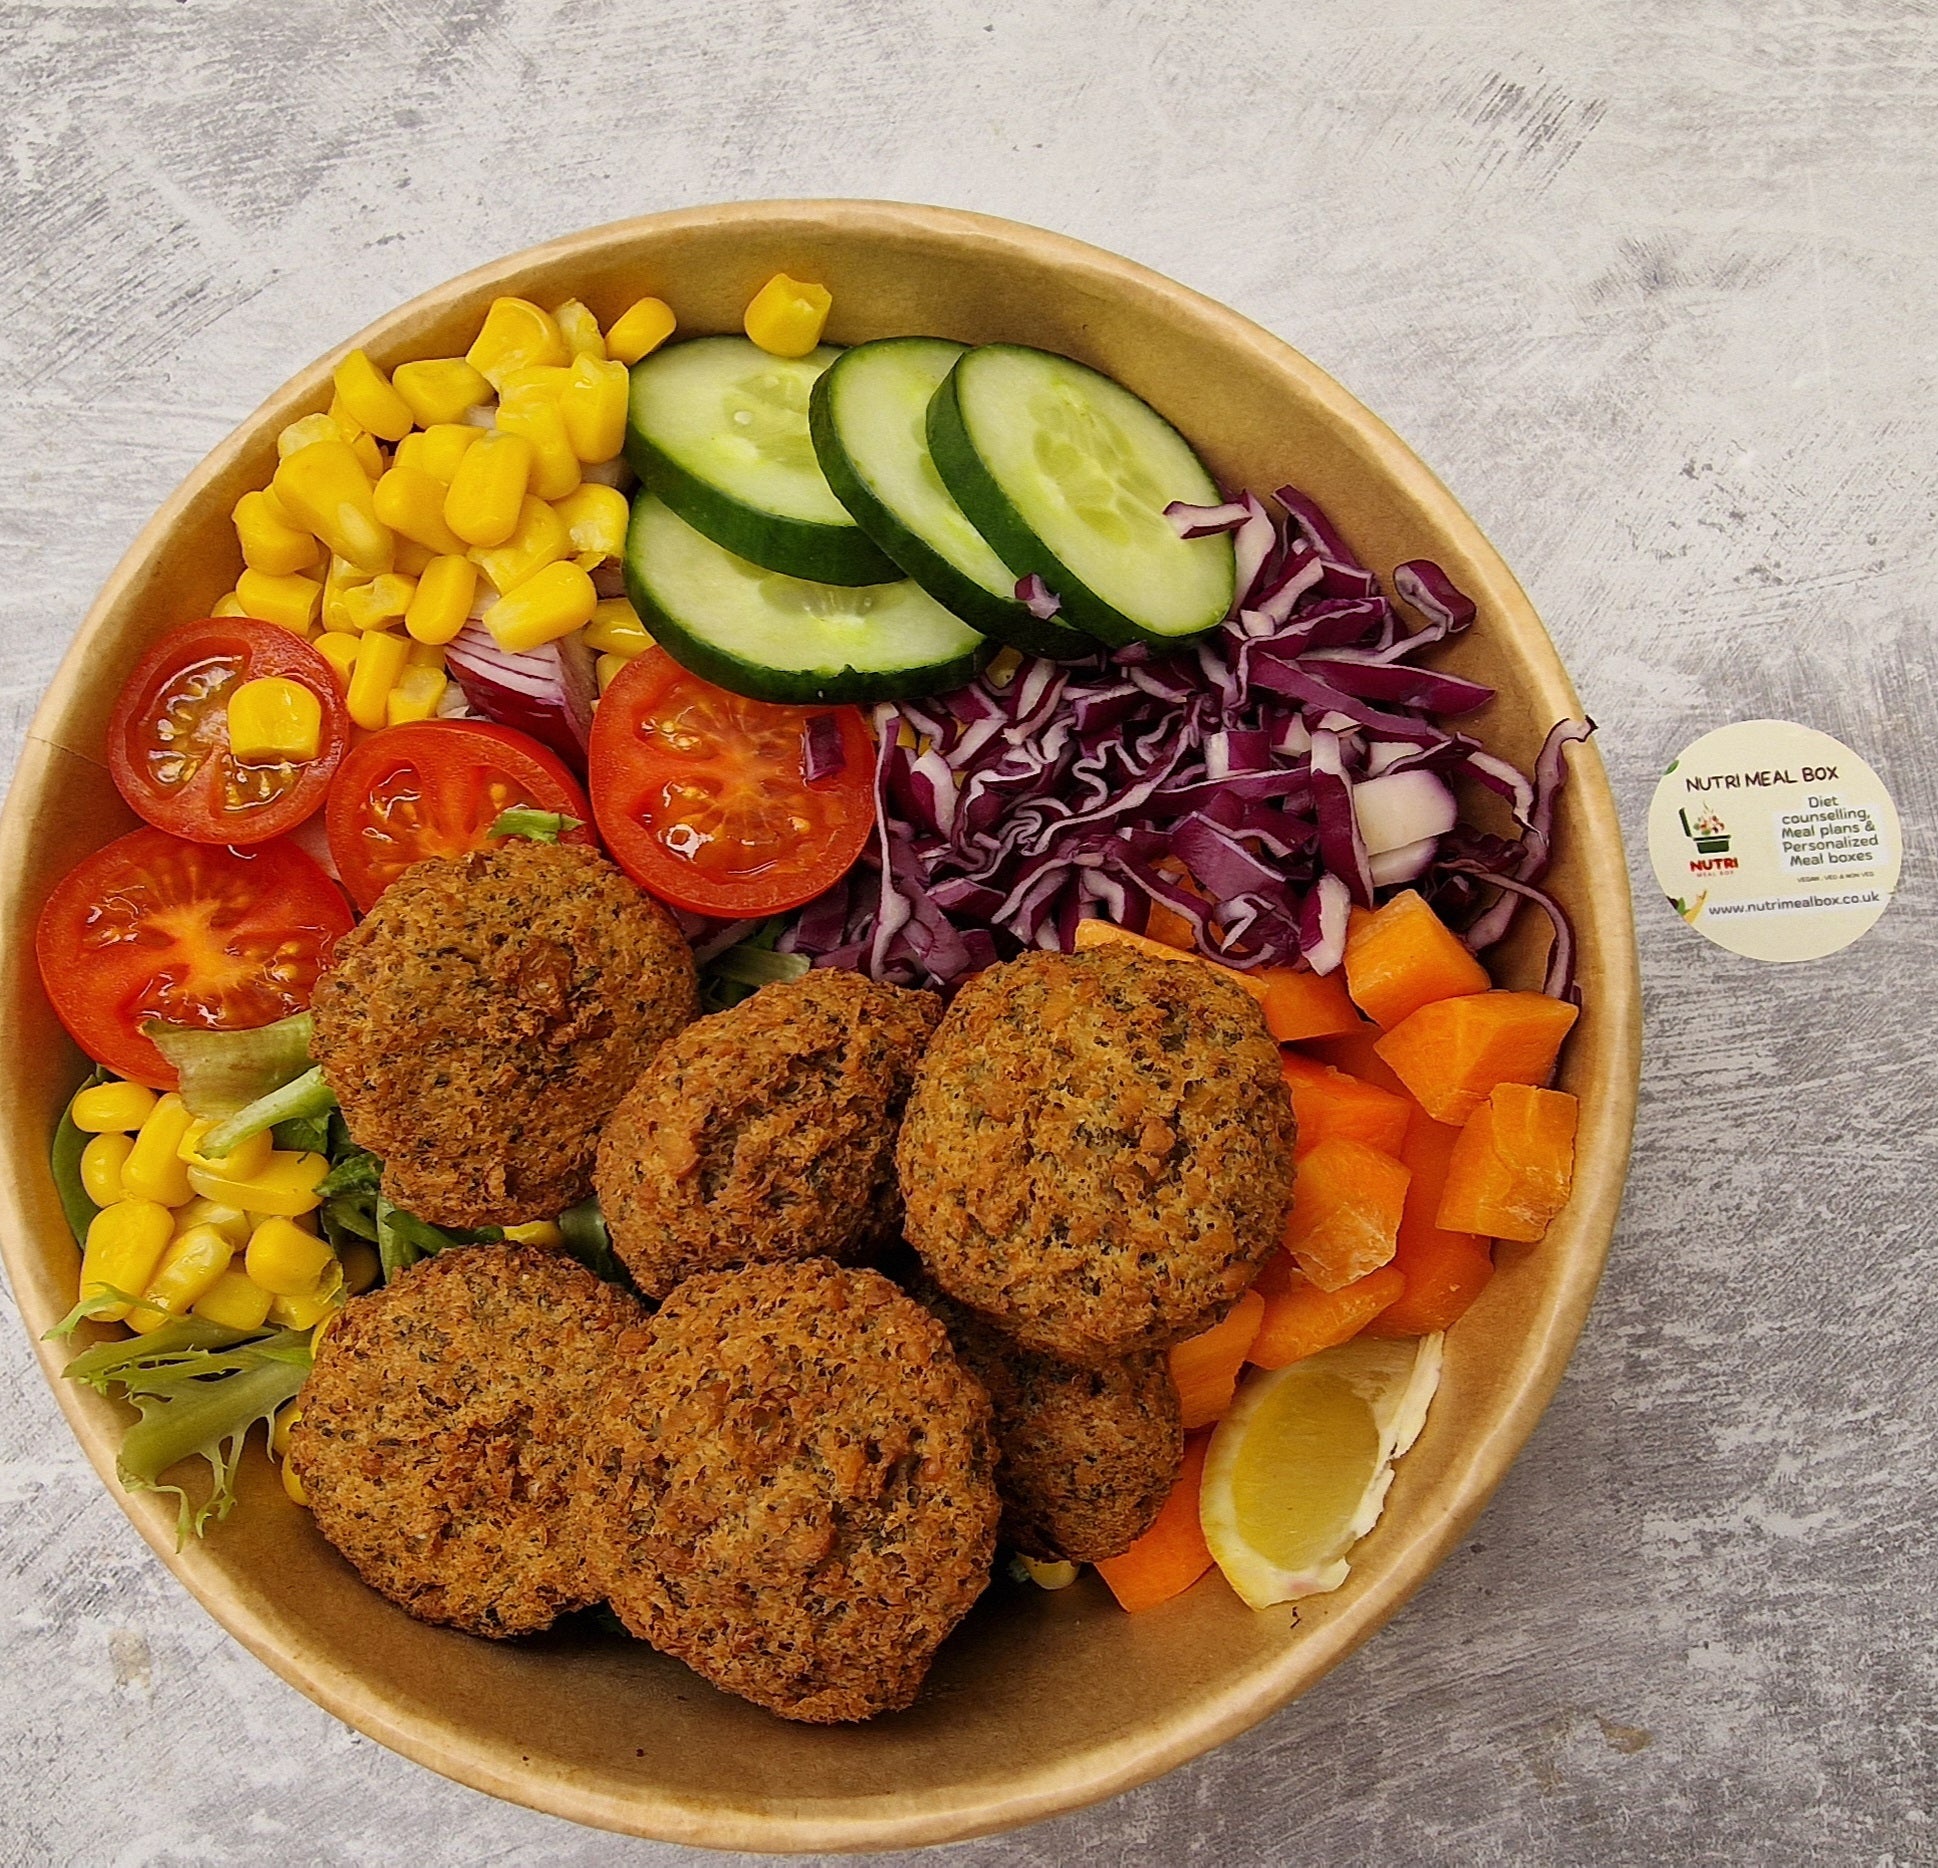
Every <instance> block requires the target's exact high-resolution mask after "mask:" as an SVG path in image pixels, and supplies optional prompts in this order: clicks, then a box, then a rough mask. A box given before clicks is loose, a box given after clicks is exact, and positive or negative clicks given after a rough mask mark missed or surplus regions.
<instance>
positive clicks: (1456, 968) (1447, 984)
mask: <svg viewBox="0 0 1938 1868" xmlns="http://www.w3.org/2000/svg"><path fill="white" fill-rule="evenodd" d="M1345 972H1346V988H1347V990H1348V991H1349V992H1350V993H1351V994H1352V999H1353V1003H1354V1004H1355V1005H1357V1006H1358V1007H1359V1009H1360V1010H1361V1011H1362V1012H1364V1013H1365V1014H1366V1016H1367V1017H1368V1018H1370V1019H1371V1020H1372V1021H1373V1022H1374V1024H1376V1025H1380V1026H1383V1027H1384V1028H1385V1029H1387V1030H1389V1031H1390V1030H1391V1029H1392V1028H1393V1027H1394V1026H1395V1025H1397V1024H1399V1023H1400V1021H1401V1020H1402V1019H1404V1018H1407V1017H1408V1016H1410V1015H1411V1014H1412V1013H1414V1012H1417V1011H1418V1010H1419V1009H1420V1007H1421V1006H1423V1005H1431V1004H1432V1003H1433V1002H1434V1001H1435V1000H1436V999H1453V998H1458V997H1461V996H1463V995H1465V994H1467V993H1473V992H1485V991H1486V990H1487V989H1488V988H1489V987H1490V986H1491V985H1492V984H1493V983H1494V982H1493V981H1492V980H1491V979H1489V978H1488V977H1487V969H1486V968H1485V967H1484V966H1482V965H1481V963H1480V962H1479V961H1478V960H1476V959H1475V958H1474V956H1473V955H1472V954H1470V953H1469V952H1468V951H1467V949H1466V948H1465V947H1464V946H1462V945H1461V941H1460V936H1459V935H1458V934H1456V933H1455V932H1454V931H1453V929H1452V928H1450V927H1448V925H1447V924H1446V923H1445V922H1444V921H1442V920H1441V919H1440V917H1439V916H1438V915H1437V914H1435V913H1434V912H1433V910H1432V909H1431V908H1429V907H1428V906H1427V904H1426V903H1425V901H1423V900H1422V899H1421V897H1420V896H1419V895H1418V894H1416V893H1415V892H1414V891H1413V890H1412V889H1403V890H1401V892H1400V893H1399V894H1398V895H1396V896H1394V897H1393V899H1392V900H1391V901H1390V902H1388V903H1387V904H1386V905H1385V906H1384V907H1383V908H1377V909H1375V910H1374V911H1373V912H1372V913H1371V914H1356V915H1354V916H1353V918H1352V924H1351V926H1350V927H1349V928H1348V930H1347V933H1346V967H1345Z"/></svg>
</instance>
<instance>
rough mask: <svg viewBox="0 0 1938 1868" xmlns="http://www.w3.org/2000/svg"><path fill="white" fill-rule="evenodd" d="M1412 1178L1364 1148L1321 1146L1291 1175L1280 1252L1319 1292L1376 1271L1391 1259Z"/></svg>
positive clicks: (1340, 1143) (1401, 1166)
mask: <svg viewBox="0 0 1938 1868" xmlns="http://www.w3.org/2000/svg"><path fill="white" fill-rule="evenodd" d="M1412 1178H1413V1177H1412V1175H1411V1173H1410V1172H1409V1171H1408V1169H1407V1167H1406V1164H1405V1163H1404V1162H1402V1161H1398V1160H1395V1159H1394V1157H1393V1156H1392V1155H1390V1154H1384V1153H1382V1152H1381V1151H1380V1150H1379V1149H1377V1148H1369V1147H1367V1145H1366V1144H1365V1143H1364V1142H1359V1141H1351V1140H1348V1139H1347V1138H1345V1137H1344V1136H1336V1137H1334V1138H1333V1139H1332V1140H1330V1141H1323V1142H1321V1143H1320V1144H1319V1145H1318V1147H1316V1148H1314V1149H1313V1150H1312V1152H1311V1153H1310V1154H1308V1155H1306V1156H1305V1157H1304V1158H1303V1159H1302V1160H1301V1161H1300V1162H1299V1165H1298V1168H1297V1171H1296V1172H1295V1173H1294V1175H1293V1177H1292V1215H1291V1217H1290V1218H1289V1219H1288V1220H1287V1221H1286V1224H1285V1249H1286V1250H1287V1251H1288V1252H1290V1253H1291V1254H1292V1256H1293V1257H1294V1258H1295V1259H1296V1260H1297V1261H1298V1266H1299V1269H1300V1270H1301V1271H1302V1272H1304V1273H1305V1275H1306V1276H1307V1277H1308V1278H1310V1279H1311V1280H1312V1282H1313V1283H1314V1284H1316V1285H1317V1286H1318V1287H1319V1288H1320V1289H1321V1290H1322V1291H1337V1290H1339V1289H1341V1288H1342V1287H1343V1286H1345V1285H1348V1284H1350V1283H1352V1281H1353V1280H1354V1279H1355V1278H1363V1277H1364V1276H1365V1275H1366V1274H1367V1273H1368V1272H1369V1271H1377V1270H1378V1269H1379V1268H1380V1266H1382V1265H1383V1264H1385V1263H1386V1262H1387V1260H1388V1259H1390V1258H1391V1257H1392V1256H1393V1247H1394V1245H1395V1244H1396V1243H1397V1241H1398V1239H1399V1236H1400V1216H1401V1214H1402V1213H1403V1212H1404V1211H1405V1209H1406V1185H1407V1182H1408V1181H1409V1180H1411V1179H1412Z"/></svg>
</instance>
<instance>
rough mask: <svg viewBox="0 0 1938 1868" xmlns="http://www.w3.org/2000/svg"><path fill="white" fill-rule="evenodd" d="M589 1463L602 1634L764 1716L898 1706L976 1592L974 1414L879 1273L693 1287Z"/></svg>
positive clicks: (985, 1553)
mask: <svg viewBox="0 0 1938 1868" xmlns="http://www.w3.org/2000/svg"><path fill="white" fill-rule="evenodd" d="M586 1459H587V1466H586V1475H585V1478H584V1479H583V1481H582V1483H581V1490H582V1491H583V1492H584V1494H585V1495H586V1497H587V1498H588V1499H590V1500H591V1501H592V1508H591V1509H590V1510H589V1511H588V1513H587V1518H586V1523H587V1537H588V1558H589V1562H590V1566H591V1568H592V1571H593V1573H594V1575H595V1576H596V1577H597V1578H598V1579H599V1581H600V1583H601V1585H602V1587H603V1591H604V1593H605V1595H606V1598H607V1600H608V1601H610V1603H611V1604H612V1606H613V1608H614V1609H615V1610H616V1611H617V1612H618V1615H619V1618H620V1620H621V1621H623V1622H624V1623H625V1625H626V1626H627V1627H628V1628H629V1629H630V1630H631V1631H632V1632H633V1633H634V1634H636V1635H638V1636H639V1637H640V1638H641V1639H642V1640H645V1641H649V1642H651V1643H652V1645H653V1646H654V1647H656V1648H658V1649H659V1650H660V1651H661V1652H663V1653H666V1654H671V1655H672V1656H674V1657H675V1658H676V1659H678V1660H682V1661H684V1662H685V1663H686V1664H687V1665H688V1666H689V1667H691V1668H692V1669H693V1670H694V1672H696V1673H698V1674H700V1675H701V1676H702V1677H703V1678H705V1679H707V1680H710V1681H711V1682H712V1683H713V1684H714V1685H715V1686H717V1687H721V1688H723V1689H724V1690H725V1691H727V1692H730V1693H737V1694H739V1695H740V1696H741V1697H742V1698H744V1699H749V1700H752V1701H753V1702H754V1703H755V1704H756V1705H759V1706H765V1707H767V1708H768V1710H770V1711H772V1712H777V1713H779V1714H780V1715H781V1716H782V1717H783V1718H787V1719H799V1720H804V1721H808V1722H810V1723H815V1724H832V1723H836V1722H840V1721H844V1720H850V1719H867V1718H872V1717H873V1716H874V1715H875V1714H876V1713H879V1712H888V1711H893V1710H898V1709H899V1708H901V1707H904V1706H906V1705H908V1704H909V1702H910V1701H911V1700H913V1699H914V1697H915V1694H916V1691H917V1689H918V1688H919V1687H920V1686H921V1683H922V1677H923V1675H924V1674H925V1673H926V1671H927V1670H928V1665H929V1661H930V1659H931V1657H932V1656H933V1655H934V1653H935V1650H936V1648H937V1647H938V1646H940V1644H941V1642H942V1640H943V1638H944V1637H945V1636H946V1635H947V1634H948V1633H949V1631H950V1630H951V1629H952V1628H954V1627H955V1625H956V1623H957V1622H959V1621H960V1620H961V1619H962V1617H963V1616H964V1615H965V1614H966V1613H967V1612H968V1610H969V1608H970V1606H971V1604H973V1603H974V1602H975V1600H976V1598H977V1597H978V1596H979V1595H981V1593H982V1591H983V1588H984V1585H985V1584H986V1583H987V1582H988V1580H989V1565H990V1559H991V1557H992V1556H993V1555H994V1552H995V1546H996V1523H997V1519H998V1517H999V1516H1000V1513H1001V1505H1000V1503H999V1501H998V1499H997V1496H996V1486H995V1481H994V1477H993V1474H994V1470H995V1463H996V1461H995V1447H994V1443H993V1441H992V1439H991V1436H990V1415H989V1397H988V1396H987V1395H986V1394H985V1393H984V1392H983V1389H982V1385H981V1384H980V1383H979V1382H978V1381H977V1380H976V1379H975V1377H974V1376H973V1375H971V1374H969V1373H968V1372H967V1370H965V1369H964V1368H963V1367H962V1365H961V1364H960V1363H959V1362H958V1361H957V1360H956V1358H955V1354H954V1352H953V1351H952V1350H951V1349H950V1347H949V1339H948V1336H947V1334H946V1332H945V1331H944V1330H943V1327H942V1325H941V1324H940V1323H939V1322H938V1321H937V1320H936V1319H935V1318H934V1317H933V1316H931V1315H930V1314H929V1312H928V1311H926V1310H924V1309H923V1308H922V1307H921V1305H919V1304H917V1303H916V1302H915V1301H914V1300H913V1299H912V1298H909V1297H906V1296H904V1295H903V1294H902V1293H901V1292H900V1291H898V1290H897V1289H896V1288H895V1286H894V1285H892V1284H891V1283H889V1281H888V1280H887V1279H886V1278H884V1277H882V1276H881V1275H880V1274H879V1273H878V1272H874V1271H866V1270H858V1269H853V1268H847V1267H843V1266H839V1265H835V1264H833V1263H831V1262H830V1261H829V1260H827V1259H822V1258H816V1259H807V1260H805V1261H803V1262H800V1263H797V1264H784V1265H749V1266H747V1267H745V1268H744V1269H742V1270H739V1271H725V1272H705V1273H702V1274H701V1275H700V1276H698V1277H695V1278H689V1279H688V1280H687V1281H686V1282H685V1283H684V1284H682V1285H681V1286H680V1287H679V1288H678V1289H677V1290H675V1291H674V1292H673V1294H672V1296H670V1297H669V1298H668V1299H667V1300H666V1302H665V1304H664V1305H663V1306H662V1307H661V1309H660V1310H659V1312H658V1313H657V1314H656V1315H655V1316H654V1317H653V1319H652V1321H651V1323H650V1324H649V1325H648V1342H647V1345H646V1348H645V1350H644V1353H643V1354H641V1355H639V1356H638V1357H636V1358H633V1359H631V1360H629V1361H627V1362H626V1363H624V1364H623V1365H622V1366H620V1367H619V1368H617V1369H616V1370H615V1371H614V1374H613V1378H612V1380H611V1382H610V1383H609V1385H608V1388H607V1391H606V1400H605V1404H604V1407H603V1408H602V1410H601V1412H600V1417H599V1418H598V1419H597V1421H595V1422H594V1423H593V1428H592V1434H591V1439H590V1443H589V1445H588V1447H587V1453H586Z"/></svg>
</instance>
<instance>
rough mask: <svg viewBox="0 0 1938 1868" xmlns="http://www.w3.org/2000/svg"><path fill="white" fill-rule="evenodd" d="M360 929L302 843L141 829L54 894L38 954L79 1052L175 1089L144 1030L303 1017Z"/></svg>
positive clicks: (230, 1026)
mask: <svg viewBox="0 0 1938 1868" xmlns="http://www.w3.org/2000/svg"><path fill="white" fill-rule="evenodd" d="M350 925H351V917H350V908H349V904H348V903H346V902H345V901H344V899H343V897H342V895H340V894H339V893H338V892H337V888H336V885H335V884H334V883H333V882H331V880H330V878H329V877H328V876H326V875H325V874H324V873H323V871H322V870H321V869H320V868H318V867H317V865H316V864H315V863H313V862H311V861H310V859H309V858H308V857H307V856H305V855H304V854H303V852H302V851H301V850H299V849H297V848H296V847H295V845H294V844H290V843H256V844H251V845H249V846H248V847H247V848H245V849H239V850H226V849H223V848H222V847H220V846H219V845H217V844H209V843H187V842H184V841H183V840H182V839H181V838H179V837H170V836H166V835H164V834H163V833H162V832H161V831H159V830H147V829H143V830H135V831H130V832H129V834H128V835H127V836H125V837H117V838H116V839H115V840H114V842H112V843H110V844H109V845H107V847H106V848H105V849H99V850H96V851H95V852H94V854H93V855H92V856H90V857H88V858H86V859H85V860H84V861H83V862H81V863H80V864H79V866H78V867H76V868H74V869H71V870H69V871H68V873H67V875H66V876H64V877H63V878H62V879H61V881H60V882H59V883H57V884H56V885H55V888H54V892H53V894H51V895H50V896H48V898H47V905H46V907H44V908H43V909H42V910H41V911H40V924H39V927H38V928H37V930H36V932H35V939H34V948H35V953H36V956H37V958H38V959H39V961H40V977H41V981H42V983H43V984H44V985H45V986H46V988H47V996H48V998H49V999H50V1000H52V1001H53V1006H54V1010H55V1011H56V1012H57V1013H58V1014H59V1015H60V1021H61V1023H62V1024H63V1025H65V1026H66V1027H67V1028H68V1030H69V1031H71V1032H72V1033H73V1034H74V1038H75V1041H76V1042H77V1043H78V1044H79V1045H80V1047H81V1049H82V1050H84V1051H85V1052H87V1054H88V1055H89V1056H90V1057H91V1058H93V1059H94V1061H95V1062H96V1063H97V1064H105V1065H106V1066H107V1067H108V1068H109V1069H110V1070H112V1071H114V1072H115V1073H116V1074H117V1075H120V1076H123V1077H129V1078H132V1079H133V1081H135V1082H136V1083H145V1084H147V1085H149V1087H150V1088H152V1089H158V1090H169V1089H173V1088H174V1087H175V1072H174V1071H173V1069H171V1068H170V1066H169V1065H168V1064H167V1063H166V1062H165V1061H164V1060H163V1058H162V1054H161V1053H160V1052H159V1051H158V1050H156V1049H155V1047H154V1046H153V1045H152V1044H150V1043H149V1042H148V1040H147V1039H146V1038H144V1037H143V1036H142V1035H141V1029H140V1027H141V1025H142V1023H143V1022H144V1021H145V1020H147V1019H151V1018H160V1019H165V1020H167V1022H168V1023H169V1024H171V1025H199V1026H202V1027H204V1028H205V1029H208V1030H212V1031H246V1030H249V1029H251V1028H253V1027H254V1026H257V1025H269V1024H273V1023H274V1022H275V1021H276V1020H277V1019H279V1018H287V1017H288V1016H289V1015H290V1013H292V1012H300V1011H301V1010H302V1009H303V1008H304V1007H305V1006H306V1005H308V1004H309V1002H310V992H311V990H312V989H313V988H314V987H315V985H316V978H317V975H318V974H319V973H321V972H322V971H323V969H324V968H325V967H326V966H328V965H329V962H330V953H331V950H332V949H333V948H334V947H335V945H336V943H337V941H338V940H339V939H340V938H341V937H342V936H343V935H345V934H347V933H348V932H349V931H350Z"/></svg>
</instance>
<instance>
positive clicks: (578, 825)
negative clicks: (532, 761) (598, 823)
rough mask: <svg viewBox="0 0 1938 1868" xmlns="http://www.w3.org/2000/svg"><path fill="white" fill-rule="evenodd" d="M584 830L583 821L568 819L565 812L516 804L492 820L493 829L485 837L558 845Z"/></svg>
mask: <svg viewBox="0 0 1938 1868" xmlns="http://www.w3.org/2000/svg"><path fill="white" fill-rule="evenodd" d="M584 828H585V824H584V822H583V821H582V820H581V819H579V818H576V817H567V816H566V815H565V813H564V812H563V811H541V810H539V809H537V808H536V807H535V806H533V805H529V804H514V805H513V806H512V807H511V809H510V810H508V811H500V812H499V813H498V815H497V816H496V817H495V818H493V819H492V821H491V828H490V829H489V830H488V831H486V832H485V835H486V836H489V837H529V838H530V839H531V840H532V841H533V842H534V843H556V842H557V841H558V840H559V838H561V837H563V836H565V835H567V834H568V833H569V832H571V831H574V830H583V829H584Z"/></svg>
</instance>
